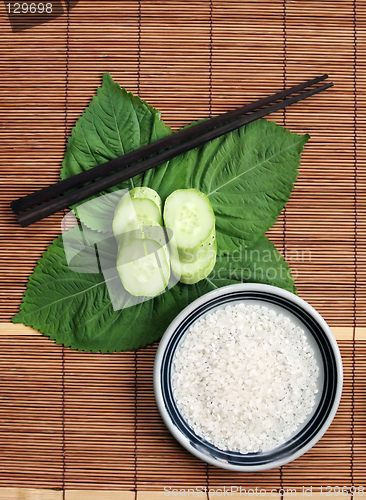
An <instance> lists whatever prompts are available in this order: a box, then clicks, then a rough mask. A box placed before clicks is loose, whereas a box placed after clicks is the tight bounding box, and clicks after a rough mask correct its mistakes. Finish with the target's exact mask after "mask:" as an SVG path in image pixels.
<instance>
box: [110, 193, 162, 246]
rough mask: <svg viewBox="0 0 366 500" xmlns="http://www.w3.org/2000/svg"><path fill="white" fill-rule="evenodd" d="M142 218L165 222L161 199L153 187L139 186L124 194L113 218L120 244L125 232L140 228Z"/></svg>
mask: <svg viewBox="0 0 366 500" xmlns="http://www.w3.org/2000/svg"><path fill="white" fill-rule="evenodd" d="M141 220H145V221H151V222H156V223H157V224H159V225H162V223H163V219H162V216H161V199H160V196H159V195H158V193H156V191H154V190H153V189H150V188H145V187H144V188H140V187H138V188H134V189H132V190H131V191H129V192H128V193H126V194H125V195H124V196H122V198H121V200H120V201H119V203H118V205H117V207H116V210H115V212H114V219H113V233H114V235H115V237H116V240H117V243H118V245H119V244H120V242H119V240H120V239H121V238H122V237H123V234H124V233H126V232H130V231H136V230H138V229H139V227H140V223H139V221H141Z"/></svg>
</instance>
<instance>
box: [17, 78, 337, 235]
mask: <svg viewBox="0 0 366 500" xmlns="http://www.w3.org/2000/svg"><path fill="white" fill-rule="evenodd" d="M327 77H328V75H322V76H319V77H317V78H314V79H312V80H308V81H307V82H304V83H302V84H300V85H296V86H294V87H291V88H289V89H286V90H284V91H281V92H278V93H276V94H273V95H271V96H268V97H265V98H263V99H260V100H258V101H255V102H253V103H251V104H248V105H246V106H243V107H241V108H238V109H236V110H233V111H230V112H228V113H225V114H224V115H220V116H217V117H215V118H211V119H210V120H207V121H204V122H201V123H199V124H197V125H195V126H192V127H189V128H187V129H184V130H182V131H180V132H177V133H174V134H172V135H171V136H169V137H166V138H164V139H161V140H159V141H156V142H154V143H152V144H149V145H147V146H144V147H143V148H140V149H138V150H135V151H132V152H131V153H128V154H127V155H124V156H122V157H121V158H117V159H115V160H111V161H110V162H107V163H105V164H103V165H100V166H98V167H95V168H92V169H90V170H88V171H85V172H82V173H81V174H78V175H76V176H74V177H71V178H69V179H66V180H64V181H61V182H59V183H57V184H54V185H52V186H49V187H47V188H44V189H42V190H40V191H37V192H35V193H32V194H30V195H28V196H26V197H24V198H20V199H19V200H16V201H14V202H12V204H11V206H12V209H13V211H14V212H15V213H16V214H17V218H18V221H19V224H20V225H21V226H23V227H25V226H28V225H29V224H32V223H33V222H36V221H38V220H41V219H43V218H45V217H47V216H49V215H51V214H53V213H55V212H57V211H59V210H62V209H64V208H67V207H69V206H71V205H73V204H75V203H78V202H80V201H82V200H84V199H86V198H88V197H90V196H92V195H94V194H97V193H98V192H100V191H103V190H105V189H107V188H109V187H112V186H114V185H116V184H118V183H120V182H122V181H124V180H127V179H129V178H131V177H133V176H135V175H137V174H139V173H142V172H145V171H146V170H149V169H150V168H153V167H156V166H157V165H160V164H161V163H164V162H165V161H168V160H171V159H172V158H175V157H176V156H179V155H180V154H183V153H185V152H187V151H189V150H190V149H193V148H196V147H198V146H201V145H202V144H204V143H205V142H208V141H210V140H212V139H215V138H217V137H220V136H221V135H223V134H226V133H228V132H230V131H232V130H235V129H237V128H239V127H241V126H243V125H245V124H247V123H250V122H252V121H254V120H257V119H258V118H262V117H264V116H266V115H269V114H271V113H274V112H275V111H278V110H279V109H283V108H285V107H287V106H290V105H291V104H294V103H295V102H298V101H300V100H303V99H306V98H307V97H310V96H311V95H314V94H316V93H318V92H321V91H323V90H325V89H327V88H329V87H331V86H332V85H333V83H332V82H331V83H327V84H324V85H322V86H319V87H314V88H311V89H310V90H307V91H305V92H301V93H299V94H298V95H295V96H293V97H291V98H288V99H284V97H286V96H288V95H291V94H293V93H297V92H299V91H301V90H303V89H305V88H307V87H311V86H312V85H314V84H316V83H318V82H320V81H322V80H325V79H326V78H327ZM280 99H281V100H280ZM278 100H280V101H279V102H277V103H275V104H271V103H273V102H275V101H278ZM268 104H270V105H269V106H268ZM243 115H244V116H243ZM238 117H239V118H238ZM235 118H236V119H235ZM153 154H155V156H151V155H153ZM128 165H130V166H128ZM110 172H114V173H111V174H110V175H108V174H109V173H110ZM101 176H104V177H102V178H99V177H101ZM95 179H97V180H95ZM90 181H94V182H91V183H90V184H87V185H86V186H83V187H81V188H79V189H75V188H76V187H78V186H80V185H82V184H84V183H85V182H90ZM70 189H74V190H73V191H70V192H66V193H65V191H66V190H70ZM61 193H65V194H63V195H62V196H59V197H57V198H54V199H50V198H52V197H54V196H58V195H60V194H61ZM45 200H46V201H45ZM47 200H49V201H47ZM44 201H45V203H43V204H41V205H39V206H35V205H37V204H40V203H42V202H44ZM29 207H34V208H31V209H30V210H28V211H26V212H23V213H20V212H21V211H22V210H25V209H26V208H29Z"/></svg>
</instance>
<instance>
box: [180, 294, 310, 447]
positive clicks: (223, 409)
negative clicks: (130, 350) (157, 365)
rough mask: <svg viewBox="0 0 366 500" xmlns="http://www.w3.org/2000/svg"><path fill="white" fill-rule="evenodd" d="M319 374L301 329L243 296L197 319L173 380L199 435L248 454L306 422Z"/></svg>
mask: <svg viewBox="0 0 366 500" xmlns="http://www.w3.org/2000/svg"><path fill="white" fill-rule="evenodd" d="M318 373H319V369H318V367H317V364H316V361H315V358H314V353H313V351H312V349H311V348H310V346H309V344H308V342H307V339H306V336H305V335H304V332H303V330H301V328H299V327H298V326H296V325H294V324H293V323H292V322H291V321H290V319H289V318H286V317H285V316H283V315H282V314H277V313H276V312H275V311H272V310H269V309H267V308H266V307H262V306H258V305H244V304H243V303H240V304H237V305H234V306H227V307H225V308H224V309H219V310H218V311H216V312H214V313H211V314H208V315H207V316H206V317H205V318H202V319H200V320H198V321H197V322H196V323H195V324H194V325H192V327H191V328H190V329H189V330H188V332H187V334H186V336H185V338H184V339H183V341H182V342H181V344H180V345H179V346H178V349H177V351H176V353H175V357H174V360H173V375H172V385H173V393H174V398H175V400H176V403H177V406H178V409H179V411H180V412H181V414H182V416H183V417H184V418H185V420H186V421H187V423H188V425H189V426H190V427H191V428H192V429H193V430H194V431H195V432H196V434H197V435H199V436H201V437H203V438H204V439H206V440H207V441H209V442H211V443H212V444H214V445H215V446H217V447H218V448H220V449H221V450H230V451H239V452H241V453H250V452H259V451H267V450H270V449H272V448H275V447H276V446H278V445H280V444H282V443H284V442H285V441H286V439H287V438H288V437H289V436H290V435H291V434H292V433H293V432H294V431H295V430H296V429H297V428H298V426H299V425H300V424H301V423H303V422H304V421H305V419H306V416H307V415H308V414H309V413H311V411H312V409H313V406H314V403H315V394H316V393H317V392H318V389H317V385H316V382H317V378H318Z"/></svg>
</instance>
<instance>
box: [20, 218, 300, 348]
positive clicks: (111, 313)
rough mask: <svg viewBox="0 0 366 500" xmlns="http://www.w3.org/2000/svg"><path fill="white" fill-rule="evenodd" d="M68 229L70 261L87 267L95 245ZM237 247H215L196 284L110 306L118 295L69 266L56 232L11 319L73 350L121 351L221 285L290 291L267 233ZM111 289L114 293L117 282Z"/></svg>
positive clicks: (159, 331)
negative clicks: (213, 260)
mask: <svg viewBox="0 0 366 500" xmlns="http://www.w3.org/2000/svg"><path fill="white" fill-rule="evenodd" d="M70 232H71V235H72V237H73V238H74V241H76V243H75V244H74V247H75V248H76V249H77V250H80V251H81V253H80V254H79V255H76V257H75V258H74V259H73V261H72V266H73V268H74V269H75V268H76V269H79V270H80V271H86V270H87V269H88V268H90V266H92V265H93V260H94V259H95V253H94V247H92V246H91V247H84V246H83V243H82V240H81V239H80V234H81V233H80V231H79V228H78V227H76V228H73V229H71V230H70ZM79 240H80V242H79ZM78 245H79V246H78ZM112 246H113V242H112ZM236 250H237V251H236V253H235V252H234V253H230V254H229V253H228V252H223V251H221V252H219V254H218V260H217V264H216V266H215V269H214V270H213V272H212V273H211V275H210V276H209V277H208V278H206V279H205V280H202V281H201V282H199V283H197V284H195V285H184V284H182V283H178V284H177V285H176V286H174V287H173V288H171V289H170V290H167V291H166V292H165V293H163V294H162V295H159V296H157V297H155V298H153V299H151V300H148V301H146V302H142V303H141V304H138V305H134V306H131V307H127V308H125V309H121V310H114V309H113V307H112V300H115V299H116V298H117V300H118V297H115V296H113V293H114V292H113V291H112V296H111V293H110V292H108V288H107V285H106V282H105V278H104V276H103V274H102V273H88V274H86V273H84V272H76V271H73V270H71V269H70V267H69V266H68V263H67V260H66V256H65V251H64V245H63V240H62V237H61V236H60V237H59V238H58V239H56V240H54V242H53V243H52V244H51V245H50V246H49V247H48V249H47V250H46V252H45V253H44V254H43V256H42V257H41V259H40V260H39V262H38V265H37V266H36V268H35V269H34V272H33V274H32V275H31V276H30V278H29V282H28V286H27V290H26V293H25V295H24V300H23V303H22V305H21V310H20V312H19V313H18V314H17V315H16V316H15V317H14V318H13V322H14V323H24V324H25V325H27V326H31V327H33V328H35V329H37V330H39V331H40V332H42V333H43V334H45V335H47V336H49V337H50V338H51V339H54V340H55V341H56V342H57V343H58V344H63V345H64V346H67V347H68V346H69V347H71V348H73V349H78V350H83V351H92V352H98V351H101V352H103V353H104V352H114V351H124V350H129V349H137V348H138V347H141V346H145V345H147V344H150V343H152V342H154V341H156V340H159V339H160V338H161V336H162V335H163V333H164V331H165V330H166V328H167V327H168V325H169V324H170V323H171V321H172V320H173V319H174V318H175V316H176V315H177V314H178V313H179V312H180V311H181V310H182V309H184V307H185V306H187V305H188V304H189V303H191V302H192V301H193V300H195V299H196V298H198V297H200V296H201V295H203V294H204V293H207V292H209V291H211V290H214V289H216V288H219V287H221V286H226V285H229V284H233V283H239V282H247V281H249V282H255V283H267V284H272V285H275V286H280V287H282V288H285V289H286V290H289V291H292V292H294V291H295V287H294V281H293V278H292V276H291V275H290V272H289V268H288V265H287V264H286V262H285V261H284V259H283V258H282V256H281V255H279V254H278V252H277V250H276V249H275V247H274V245H273V244H272V243H271V242H270V241H269V240H268V239H267V238H266V237H263V238H262V239H261V241H260V242H258V244H257V245H256V247H253V248H252V249H251V250H250V251H248V250H246V251H243V249H242V248H240V247H238V248H237V249H236ZM110 262H111V267H112V266H113V265H114V263H115V249H113V248H110ZM268 270H270V271H268ZM117 279H118V278H117ZM111 280H113V278H111ZM119 285H120V284H119ZM112 288H113V287H112ZM110 289H111V287H110ZM115 290H116V292H115V293H118V290H120V287H116V288H115ZM120 305H121V304H120ZM125 305H128V302H127V304H125Z"/></svg>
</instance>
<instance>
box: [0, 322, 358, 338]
mask: <svg viewBox="0 0 366 500" xmlns="http://www.w3.org/2000/svg"><path fill="white" fill-rule="evenodd" d="M331 330H332V333H333V335H334V337H335V339H336V340H352V339H353V335H354V332H353V330H354V329H353V327H351V326H333V327H332V328H331ZM0 335H4V336H24V335H25V336H35V335H36V336H41V335H42V334H41V333H40V332H39V331H38V330H34V329H33V328H30V327H28V326H25V325H22V324H13V323H0ZM355 339H356V340H366V327H356V328H355Z"/></svg>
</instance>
